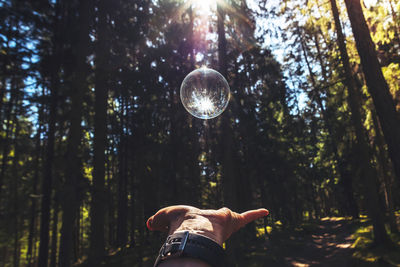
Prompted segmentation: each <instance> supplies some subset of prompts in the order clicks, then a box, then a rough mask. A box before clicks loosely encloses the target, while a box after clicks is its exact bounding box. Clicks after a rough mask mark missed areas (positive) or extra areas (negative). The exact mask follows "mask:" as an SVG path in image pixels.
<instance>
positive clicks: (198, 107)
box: [180, 67, 230, 119]
mask: <svg viewBox="0 0 400 267" xmlns="http://www.w3.org/2000/svg"><path fill="white" fill-rule="evenodd" d="M180 95H181V101H182V104H183V106H184V107H185V109H186V110H187V111H188V112H189V113H190V114H191V115H193V116H195V117H196V118H200V119H212V118H215V117H217V116H219V115H220V114H221V113H222V112H224V110H225V108H226V107H227V106H228V103H229V97H230V89H229V84H228V82H227V81H226V79H225V78H224V76H222V74H221V73H219V72H218V71H215V70H213V69H209V68H205V67H203V68H200V69H196V70H194V71H192V72H191V73H189V74H188V75H187V76H186V77H185V79H184V80H183V82H182V85H181V92H180Z"/></svg>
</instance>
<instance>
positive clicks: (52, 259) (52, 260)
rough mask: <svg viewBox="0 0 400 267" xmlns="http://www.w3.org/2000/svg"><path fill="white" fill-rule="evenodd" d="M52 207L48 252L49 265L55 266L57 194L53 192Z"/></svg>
mask: <svg viewBox="0 0 400 267" xmlns="http://www.w3.org/2000/svg"><path fill="white" fill-rule="evenodd" d="M54 195H55V196H54V208H53V226H52V228H53V229H52V234H51V254H50V267H56V266H57V249H58V246H57V245H58V208H59V203H58V196H57V192H54Z"/></svg>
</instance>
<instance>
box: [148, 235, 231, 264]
mask: <svg viewBox="0 0 400 267" xmlns="http://www.w3.org/2000/svg"><path fill="white" fill-rule="evenodd" d="M181 257H189V258H195V259H199V260H202V261H205V262H207V263H208V264H210V265H211V266H213V267H223V266H225V265H224V262H225V252H224V249H223V248H222V247H221V246H220V245H219V244H218V243H216V242H215V241H213V240H212V239H210V238H208V237H205V236H202V235H199V234H194V233H189V231H185V232H179V233H175V234H172V235H170V236H168V237H167V240H166V241H165V243H164V244H163V245H162V247H161V249H160V252H159V253H158V257H157V260H156V262H155V263H154V267H157V266H158V264H160V263H161V262H163V261H165V260H167V259H172V258H181Z"/></svg>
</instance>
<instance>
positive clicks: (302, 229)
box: [78, 217, 400, 267]
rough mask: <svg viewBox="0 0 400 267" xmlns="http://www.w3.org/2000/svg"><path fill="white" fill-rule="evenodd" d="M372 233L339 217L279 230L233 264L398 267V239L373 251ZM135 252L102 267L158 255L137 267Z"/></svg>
mask: <svg viewBox="0 0 400 267" xmlns="http://www.w3.org/2000/svg"><path fill="white" fill-rule="evenodd" d="M371 231H372V227H371V223H370V222H369V221H368V220H367V219H357V220H351V219H348V218H347V219H346V218H339V217H331V218H324V219H322V220H320V221H314V222H305V223H303V224H302V225H301V226H298V227H295V228H293V229H281V228H280V227H279V226H278V227H276V228H274V230H272V232H271V233H270V234H269V235H267V236H264V238H263V237H261V238H260V239H258V240H257V241H255V242H253V246H247V247H246V249H245V251H243V253H241V255H239V256H237V261H236V262H237V263H238V266H239V267H271V266H282V267H284V266H295V267H308V266H338V267H353V266H366V267H381V266H382V267H386V266H400V250H399V247H400V237H399V236H398V235H396V236H394V235H392V240H393V241H394V242H395V243H397V245H396V246H395V247H394V248H393V249H385V248H374V247H372V246H371V242H372V241H371ZM134 250H135V248H132V249H127V250H124V251H121V253H117V254H116V255H113V256H108V257H107V259H106V261H105V262H104V264H102V266H103V267H128V266H129V267H134V266H138V267H139V266H140V267H151V266H152V264H153V262H154V258H155V255H156V253H157V251H154V253H153V252H152V253H151V255H148V256H147V257H143V260H142V263H141V264H138V258H137V256H134V254H136V253H134ZM145 254H146V253H145ZM78 266H79V267H86V266H87V265H85V264H81V265H78Z"/></svg>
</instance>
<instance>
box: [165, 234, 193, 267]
mask: <svg viewBox="0 0 400 267" xmlns="http://www.w3.org/2000/svg"><path fill="white" fill-rule="evenodd" d="M188 238H189V231H186V232H184V236H183V237H182V240H181V243H180V244H179V247H178V250H177V251H176V252H175V253H173V254H171V252H168V254H167V255H165V249H166V247H167V243H168V242H166V243H164V245H163V246H162V247H161V250H160V257H161V259H162V260H165V259H166V258H167V257H168V258H177V257H179V256H181V255H182V253H183V251H184V250H185V247H186V243H187V240H188Z"/></svg>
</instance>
